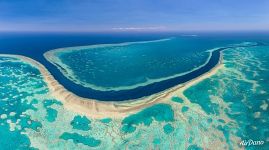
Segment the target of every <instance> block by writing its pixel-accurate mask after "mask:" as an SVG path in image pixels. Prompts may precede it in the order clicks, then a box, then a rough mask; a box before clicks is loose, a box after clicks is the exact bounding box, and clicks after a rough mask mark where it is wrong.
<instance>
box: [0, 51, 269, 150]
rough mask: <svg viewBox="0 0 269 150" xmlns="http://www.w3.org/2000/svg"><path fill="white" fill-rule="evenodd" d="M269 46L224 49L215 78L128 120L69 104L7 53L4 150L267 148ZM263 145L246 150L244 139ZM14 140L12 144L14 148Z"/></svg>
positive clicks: (1, 129)
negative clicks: (80, 111) (95, 115)
mask: <svg viewBox="0 0 269 150" xmlns="http://www.w3.org/2000/svg"><path fill="white" fill-rule="evenodd" d="M268 50H269V47H268V46H257V47H252V48H231V49H227V50H225V51H224V52H223V65H224V67H222V68H220V69H219V70H218V72H217V73H216V74H214V75H213V76H211V77H208V78H206V79H204V80H202V81H201V82H199V83H197V84H195V85H193V86H191V87H189V88H187V89H185V90H184V91H180V90H179V91H174V92H173V93H172V96H171V95H168V96H167V97H165V100H163V101H161V102H160V103H157V104H154V105H152V106H148V107H146V108H143V109H142V110H140V111H138V112H134V113H131V114H130V115H129V116H126V117H123V118H113V116H109V114H108V116H107V117H105V118H102V119H95V118H90V117H88V116H83V115H82V114H78V113H76V112H72V111H70V110H68V109H66V108H65V107H64V105H63V104H62V103H61V102H59V101H58V100H57V99H55V97H53V95H52V94H51V92H50V90H49V88H48V87H47V84H46V83H45V82H44V80H43V76H42V75H41V73H40V72H39V70H38V68H37V66H35V65H33V64H30V63H26V62H25V61H24V60H23V59H20V58H17V57H16V56H4V55H3V56H0V85H1V86H0V99H1V100H0V106H1V107H0V136H1V137H4V138H1V140H0V145H1V146H0V147H1V149H30V148H32V149H34V148H39V149H75V148H76V149H89V148H94V149H190V150H192V149H195V150H198V149H244V148H245V149H256V148H257V149H268V148H269V145H268V142H269V137H268V135H269V130H268V126H269V116H268V111H269V110H268V103H269V93H268V91H269V81H268V80H267V79H268V78H269V54H268ZM248 139H252V140H262V141H264V144H263V145H257V147H255V146H254V145H252V146H248V147H244V145H240V142H241V141H242V140H248ZM10 141H13V142H12V143H11V142H10Z"/></svg>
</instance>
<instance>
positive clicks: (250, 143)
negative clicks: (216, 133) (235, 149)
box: [240, 139, 264, 146]
mask: <svg viewBox="0 0 269 150" xmlns="http://www.w3.org/2000/svg"><path fill="white" fill-rule="evenodd" d="M263 144H264V141H258V140H257V141H255V140H252V139H249V140H243V141H241V142H240V145H241V146H258V145H263Z"/></svg>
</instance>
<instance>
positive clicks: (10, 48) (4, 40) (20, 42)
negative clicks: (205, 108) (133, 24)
mask: <svg viewBox="0 0 269 150" xmlns="http://www.w3.org/2000/svg"><path fill="white" fill-rule="evenodd" d="M169 36H171V34H158V35H157V34H156V35H155V34H153V35H152V34H150V35H148V34H145V35H143V36H141V35H136V34H132V35H125V34H123V35H122V34H119V35H112V34H111V35H110V34H105V35H102V34H101V35H100V34H94V35H93V34H90V35H88V34H80V35H69V34H37V33H35V34H32V33H31V34H29V33H28V34H25V33H2V34H1V35H0V53H1V54H18V55H24V56H27V57H30V58H33V59H35V60H37V61H39V62H40V63H42V64H43V65H44V66H45V67H46V68H47V69H48V70H49V71H50V73H51V74H52V75H53V76H54V78H55V79H56V80H57V81H58V82H59V83H60V84H62V85H63V86H64V87H65V88H66V89H67V90H69V91H71V92H73V93H74V94H76V95H78V96H80V97H84V98H91V99H97V100H102V101H124V100H129V99H138V98H141V97H144V96H149V95H152V94H155V93H158V92H161V91H164V90H166V89H168V88H171V87H173V86H176V85H178V84H182V83H185V82H188V81H190V80H192V79H194V78H197V77H199V76H200V75H202V74H204V73H206V72H208V71H210V70H211V69H212V68H214V67H215V66H216V65H217V64H218V62H219V59H220V52H221V51H222V50H225V49H227V48H235V47H249V46H260V45H262V43H256V44H254V45H248V46H228V47H222V48H219V49H217V50H215V51H213V52H212V56H211V58H210V60H209V61H208V63H207V64H205V65H204V66H203V67H201V68H199V69H197V70H195V71H192V72H190V73H188V74H185V75H182V76H179V77H175V78H172V79H168V80H164V81H161V82H156V83H152V84H149V85H146V86H141V87H137V88H134V89H130V90H120V91H98V90H93V89H90V88H86V87H83V86H81V85H78V84H75V83H74V82H72V81H70V80H69V79H67V78H66V77H65V76H63V75H62V73H61V72H60V71H59V70H58V69H57V68H56V67H55V66H53V65H52V64H51V63H49V62H48V61H47V60H46V59H45V58H44V57H43V54H44V53H45V52H46V51H49V50H51V49H56V48H59V47H70V46H81V45H92V44H103V43H121V42H131V41H143V40H156V39H161V38H166V37H169ZM172 36H175V35H172ZM215 36H217V37H219V39H220V40H227V39H229V38H230V37H231V35H226V34H225V35H221V36H220V35H210V34H209V35H207V36H206V38H215ZM251 36H252V37H253V35H251ZM243 37H244V35H243ZM254 37H255V36H254ZM255 38H256V37H255ZM235 39H236V40H233V41H230V42H231V43H236V42H240V41H241V42H242V37H241V36H236V37H235ZM243 39H244V40H246V38H245V37H244V38H243ZM250 40H251V39H250ZM256 40H257V38H256ZM261 40H262V37H261Z"/></svg>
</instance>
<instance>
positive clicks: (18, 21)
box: [0, 0, 269, 32]
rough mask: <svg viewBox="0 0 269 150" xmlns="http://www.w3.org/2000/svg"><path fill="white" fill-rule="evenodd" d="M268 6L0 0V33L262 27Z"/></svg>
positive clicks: (245, 1) (181, 0)
mask: <svg viewBox="0 0 269 150" xmlns="http://www.w3.org/2000/svg"><path fill="white" fill-rule="evenodd" d="M268 6H269V1H267V0H261V1H259V2H256V1H251V0H238V1H233V0H220V1H210V0H199V1H195V0H188V1H185V0H168V1H161V0H148V1H145V0H125V1H121V0H115V1H113V2H112V1H108V0H98V1H96V0H92V1H86V0H82V1H73V0H59V1H46V0H26V1H20V0H13V1H9V0H0V9H1V12H0V31H33V32H39V31H43V32H127V31H128V32H193V31H194V32H196V31H198V32H200V31H265V30H269V9H268V8H267V7H268Z"/></svg>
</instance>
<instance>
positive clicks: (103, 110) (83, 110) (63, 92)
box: [0, 43, 261, 118]
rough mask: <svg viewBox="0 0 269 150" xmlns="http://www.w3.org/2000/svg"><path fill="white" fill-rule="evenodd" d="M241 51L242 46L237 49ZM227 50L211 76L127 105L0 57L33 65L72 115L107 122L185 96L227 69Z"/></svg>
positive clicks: (46, 72) (32, 62)
mask: <svg viewBox="0 0 269 150" xmlns="http://www.w3.org/2000/svg"><path fill="white" fill-rule="evenodd" d="M259 45H261V44H259V43H257V44H255V45H245V46H239V47H251V46H259ZM237 47H238V46H237ZM229 48H236V47H234V46H230V47H229ZM225 49H227V47H226V48H220V49H218V51H214V52H218V53H219V58H218V61H217V64H216V65H214V66H213V68H211V69H210V70H209V71H208V72H206V73H204V74H201V75H199V76H198V77H195V78H193V79H191V80H189V81H187V82H184V83H183V84H177V85H176V86H174V87H172V88H167V89H166V90H164V91H162V92H158V93H156V94H153V95H150V96H147V97H143V98H140V99H133V100H126V101H110V102H104V101H99V100H95V99H89V98H83V97H80V96H77V95H76V94H74V93H72V92H70V91H68V90H67V89H66V88H65V87H63V86H62V85H61V84H60V83H58V81H57V80H55V79H54V77H53V76H52V75H51V74H50V72H49V71H48V70H47V69H46V68H45V67H44V66H43V65H42V64H41V63H39V62H37V61H35V60H33V59H31V58H29V57H25V56H21V55H5V54H0V56H8V57H15V58H20V59H22V60H23V61H24V62H26V63H29V64H31V65H33V66H36V67H37V68H38V69H39V70H40V72H41V74H42V75H43V77H44V80H45V82H46V83H47V85H48V87H49V89H50V93H51V94H52V96H54V97H55V98H56V99H58V100H60V101H61V102H62V103H63V104H64V106H65V108H67V109H70V110H71V111H74V112H77V113H80V114H83V115H87V116H89V117H92V118H105V117H111V116H113V118H118V117H120V118H121V117H125V116H128V115H130V114H133V113H136V112H138V111H139V110H141V109H142V108H145V107H148V106H150V105H153V104H156V103H161V102H164V101H166V100H167V99H170V98H171V97H172V96H173V95H174V94H175V93H183V91H184V90H185V89H187V88H188V87H190V86H192V85H195V84H196V83H198V82H200V81H202V80H204V79H205V78H208V77H210V76H212V75H214V74H215V73H216V72H217V71H218V69H220V68H222V67H223V64H222V50H225Z"/></svg>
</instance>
